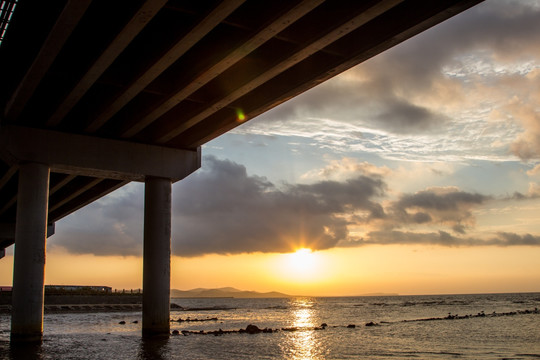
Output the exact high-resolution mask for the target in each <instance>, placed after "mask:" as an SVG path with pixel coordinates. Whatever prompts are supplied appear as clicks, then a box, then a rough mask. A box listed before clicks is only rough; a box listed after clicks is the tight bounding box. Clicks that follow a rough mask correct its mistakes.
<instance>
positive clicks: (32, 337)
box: [11, 163, 50, 342]
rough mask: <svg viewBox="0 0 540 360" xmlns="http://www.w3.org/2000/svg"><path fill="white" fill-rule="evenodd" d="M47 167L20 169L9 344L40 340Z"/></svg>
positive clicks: (39, 165) (41, 330)
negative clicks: (10, 342)
mask: <svg viewBox="0 0 540 360" xmlns="http://www.w3.org/2000/svg"><path fill="white" fill-rule="evenodd" d="M49 172H50V170H49V167H48V166H47V165H44V164H38V163H22V164H20V166H19V190H18V191H19V193H18V196H17V223H16V225H15V257H14V263H13V295H12V314H11V341H12V342H32V341H34V342H36V341H41V339H42V336H43V296H44V295H43V292H44V281H45V243H46V238H47V208H48V199H49Z"/></svg>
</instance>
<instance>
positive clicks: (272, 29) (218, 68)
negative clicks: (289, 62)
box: [122, 0, 324, 138]
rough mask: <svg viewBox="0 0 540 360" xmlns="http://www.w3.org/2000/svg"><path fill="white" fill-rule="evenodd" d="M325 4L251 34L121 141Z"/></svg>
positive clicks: (314, 0)
mask: <svg viewBox="0 0 540 360" xmlns="http://www.w3.org/2000/svg"><path fill="white" fill-rule="evenodd" d="M323 1H324V0H304V1H302V2H300V3H299V4H298V5H296V6H295V7H293V8H292V9H291V10H289V11H288V12H286V13H285V14H283V15H282V16H280V17H278V18H277V19H276V20H274V21H273V22H272V23H270V24H268V26H266V27H265V28H263V29H262V30H261V31H259V32H257V33H256V34H254V35H253V36H252V37H251V38H249V39H248V40H247V41H246V42H245V43H244V44H242V45H241V46H239V47H238V48H236V49H234V50H233V51H231V52H230V53H229V54H227V55H226V56H225V57H223V58H222V59H221V60H220V61H218V62H217V63H216V64H214V65H213V66H211V67H210V68H209V69H208V70H206V71H204V72H203V73H202V74H200V75H199V76H198V77H197V78H195V79H194V80H193V81H191V82H190V83H189V84H187V85H185V86H183V87H182V88H180V89H179V90H177V91H176V92H175V93H174V94H172V95H171V96H170V97H169V98H168V99H167V100H165V101H164V102H163V103H162V104H161V105H160V106H158V107H157V108H156V109H154V110H152V111H151V112H150V113H148V114H147V115H145V116H144V117H142V118H141V119H139V120H137V121H136V122H135V123H134V124H132V125H131V126H130V127H129V128H128V129H126V130H125V131H124V132H123V133H122V137H124V138H129V137H131V136H134V135H135V134H137V133H138V132H139V131H141V130H142V129H144V128H145V127H147V126H148V125H150V124H151V123H153V122H154V121H156V120H157V119H159V117H160V116H161V115H163V114H165V113H166V112H168V111H169V110H171V109H172V108H173V107H175V106H176V105H178V104H179V103H180V102H181V101H183V100H184V99H186V98H187V97H188V96H189V95H191V94H193V93H194V92H195V91H197V90H199V89H200V88H201V87H203V86H204V85H206V84H208V83H209V82H210V81H212V80H213V79H215V78H216V77H218V76H219V75H220V74H221V73H223V72H224V71H225V70H227V69H228V68H230V67H231V66H233V65H234V64H236V63H237V62H238V61H240V60H242V59H243V58H244V57H246V56H247V55H248V54H250V53H251V52H252V51H253V50H255V49H257V48H258V47H259V46H261V45H263V44H264V43H265V42H267V41H268V40H270V39H271V38H273V37H274V36H276V34H278V33H280V32H281V31H283V30H284V29H285V28H287V27H288V26H289V25H291V24H293V23H294V22H296V21H297V20H298V19H300V18H301V17H302V16H304V15H305V14H307V13H308V12H310V11H311V10H313V9H314V8H316V7H317V6H319V5H320V4H321V3H322V2H323Z"/></svg>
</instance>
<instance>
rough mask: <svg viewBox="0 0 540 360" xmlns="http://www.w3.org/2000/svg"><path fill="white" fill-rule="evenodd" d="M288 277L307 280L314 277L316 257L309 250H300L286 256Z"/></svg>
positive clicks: (316, 263) (316, 265)
mask: <svg viewBox="0 0 540 360" xmlns="http://www.w3.org/2000/svg"><path fill="white" fill-rule="evenodd" d="M285 257H286V266H285V268H286V269H287V273H288V276H291V277H295V278H300V279H302V280H308V279H311V278H313V277H314V276H315V273H316V272H317V267H318V256H317V255H316V254H315V253H313V251H312V250H311V249H309V248H301V249H298V250H296V252H294V253H290V254H286V255H285Z"/></svg>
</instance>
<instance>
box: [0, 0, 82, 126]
mask: <svg viewBox="0 0 540 360" xmlns="http://www.w3.org/2000/svg"><path fill="white" fill-rule="evenodd" d="M91 2H92V0H70V1H68V2H67V4H66V6H65V7H64V10H63V11H62V13H61V14H60V17H59V18H58V21H57V22H56V24H55V25H54V27H53V28H52V30H51V32H50V33H49V36H48V37H47V40H46V41H45V43H44V44H43V47H42V48H41V50H40V52H39V54H38V56H37V57H36V59H35V60H34V62H33V63H32V66H31V67H30V69H29V70H28V72H27V73H26V75H25V76H24V78H23V80H22V81H21V83H20V84H19V86H18V87H17V90H15V93H14V94H13V96H12V97H11V99H10V100H9V102H8V103H7V106H6V109H5V111H4V116H5V118H6V119H7V120H9V121H15V120H16V119H17V118H18V117H19V115H20V114H21V112H22V111H23V109H24V106H25V105H26V103H27V102H28V100H29V99H30V98H31V97H32V95H33V94H34V91H35V90H36V88H37V87H38V85H39V83H40V82H41V80H42V79H43V77H44V76H45V74H46V73H47V70H49V67H50V66H51V65H52V63H53V62H54V60H55V59H56V56H57V55H58V54H59V53H60V50H62V46H64V43H65V42H66V41H67V39H68V38H69V36H70V35H71V33H72V31H73V29H75V27H76V26H77V24H78V23H79V21H80V20H81V18H82V17H83V15H84V13H85V12H86V9H87V8H88V6H90V4H91Z"/></svg>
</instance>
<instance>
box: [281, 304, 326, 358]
mask: <svg viewBox="0 0 540 360" xmlns="http://www.w3.org/2000/svg"><path fill="white" fill-rule="evenodd" d="M313 305H314V303H313V300H312V299H305V298H297V299H292V300H291V319H292V327H294V328H298V330H297V331H292V332H290V333H289V334H288V336H287V341H286V344H287V345H288V348H287V349H284V350H285V352H286V353H287V354H289V355H290V356H291V358H292V359H297V360H307V359H323V358H324V351H323V347H322V344H321V341H320V339H319V338H318V337H317V336H316V330H313V328H314V327H316V326H318V324H316V323H315V321H316V319H317V318H318V316H316V309H315V308H314V306H313Z"/></svg>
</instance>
